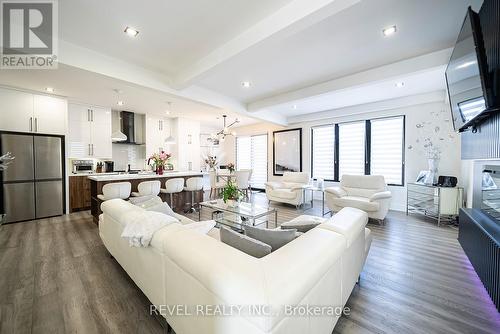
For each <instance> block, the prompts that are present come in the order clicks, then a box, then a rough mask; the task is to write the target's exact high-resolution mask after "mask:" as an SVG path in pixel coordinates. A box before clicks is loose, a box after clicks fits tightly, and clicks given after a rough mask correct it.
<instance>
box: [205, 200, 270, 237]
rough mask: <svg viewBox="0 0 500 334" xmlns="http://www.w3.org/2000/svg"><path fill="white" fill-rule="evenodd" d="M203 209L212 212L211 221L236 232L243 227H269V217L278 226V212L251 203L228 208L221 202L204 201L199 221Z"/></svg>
mask: <svg viewBox="0 0 500 334" xmlns="http://www.w3.org/2000/svg"><path fill="white" fill-rule="evenodd" d="M203 208H207V209H211V210H212V219H213V220H215V222H216V223H218V224H221V225H225V226H228V227H231V228H235V229H238V230H243V226H244V225H250V226H258V225H262V224H266V228H267V227H269V220H268V219H267V218H268V216H269V215H274V223H275V224H276V226H278V211H277V210H276V209H275V208H271V207H264V206H260V205H257V204H253V203H246V202H242V203H239V204H238V206H236V207H231V206H228V205H227V204H226V203H224V201H223V200H221V199H218V200H214V201H206V202H201V203H200V210H199V211H198V220H201V210H202V209H203Z"/></svg>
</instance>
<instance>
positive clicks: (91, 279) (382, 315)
mask: <svg viewBox="0 0 500 334" xmlns="http://www.w3.org/2000/svg"><path fill="white" fill-rule="evenodd" d="M254 198H255V201H256V202H262V203H265V202H266V201H265V197H264V196H263V194H257V195H256V196H254ZM273 205H274V206H276V207H277V208H278V212H279V215H278V220H279V223H282V222H284V221H287V220H289V219H291V218H293V217H295V216H297V215H299V214H303V212H301V211H297V210H295V208H294V207H291V206H285V205H280V204H273ZM315 205H316V207H315V208H314V209H312V210H308V211H306V212H305V214H319V210H321V206H320V205H319V203H315ZM197 216H198V215H197V214H194V215H192V217H193V218H195V219H197ZM209 217H210V212H209V211H208V210H203V212H202V219H209ZM369 228H370V229H371V230H372V233H373V238H374V240H373V243H372V247H371V250H370V254H369V256H368V259H367V262H366V265H365V268H364V270H363V272H362V274H361V284H360V285H359V286H356V287H355V289H354V291H353V293H352V295H351V297H350V299H349V301H348V303H347V306H349V307H350V309H351V315H350V316H344V317H342V318H341V319H340V320H339V322H338V323H337V326H336V327H335V330H334V333H427V334H428V333H498V332H499V331H500V314H499V313H498V312H497V311H496V308H495V307H494V305H493V304H492V302H491V301H490V300H489V298H488V295H487V294H486V291H485V290H484V288H483V287H482V285H481V282H480V281H479V279H478V277H477V275H476V274H475V272H474V270H473V269H472V266H471V264H470V263H469V261H468V259H467V257H466V256H465V254H464V252H463V251H462V249H461V247H460V245H459V244H458V242H457V240H456V239H457V230H456V229H455V228H452V227H441V228H437V227H436V226H435V223H433V222H426V221H423V220H422V219H421V218H416V217H407V216H406V215H404V214H402V213H398V212H391V213H390V215H389V217H388V219H387V223H386V225H385V226H379V225H378V224H376V223H375V224H373V223H371V224H369ZM117 332H119V333H165V332H166V323H165V321H164V320H163V319H162V318H158V317H152V316H150V315H149V301H148V300H147V298H146V297H145V296H144V295H143V294H142V292H141V291H140V290H139V289H138V288H137V287H136V286H135V284H134V283H133V282H132V280H131V279H130V278H129V277H128V276H127V274H126V273H125V272H124V271H123V270H122V268H121V267H120V266H119V265H118V263H117V262H116V261H115V260H114V259H111V258H110V257H109V255H108V253H107V251H106V249H105V248H104V246H103V245H102V243H101V241H100V238H99V235H98V230H97V227H96V226H95V225H94V224H93V223H92V217H91V216H90V213H89V212H88V211H85V212H79V213H73V214H71V215H67V216H63V217H58V218H50V219H43V220H39V221H33V222H26V223H18V224H10V225H5V226H2V227H0V333H51V334H53V333H117Z"/></svg>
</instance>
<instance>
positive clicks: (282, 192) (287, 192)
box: [273, 188, 297, 199]
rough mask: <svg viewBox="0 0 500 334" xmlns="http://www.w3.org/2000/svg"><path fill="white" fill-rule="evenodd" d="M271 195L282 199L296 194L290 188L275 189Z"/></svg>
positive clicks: (291, 197)
mask: <svg viewBox="0 0 500 334" xmlns="http://www.w3.org/2000/svg"><path fill="white" fill-rule="evenodd" d="M273 195H274V196H276V197H279V198H283V199H294V198H295V197H297V194H296V193H295V191H293V190H292V189H286V188H283V189H275V190H273Z"/></svg>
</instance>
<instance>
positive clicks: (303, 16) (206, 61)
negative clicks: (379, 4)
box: [175, 0, 361, 87]
mask: <svg viewBox="0 0 500 334" xmlns="http://www.w3.org/2000/svg"><path fill="white" fill-rule="evenodd" d="M360 1H361V0H292V1H291V2H289V3H288V4H286V5H285V6H283V7H281V8H280V9H278V10H277V11H276V12H274V13H273V14H271V15H269V16H267V17H266V18H264V19H263V20H261V21H260V22H258V23H257V24H255V25H253V26H252V27H250V28H249V29H247V30H246V31H244V32H243V33H241V34H240V35H238V36H237V37H235V38H234V39H232V40H230V41H228V42H227V43H225V44H223V45H222V46H220V47H219V48H217V49H215V50H213V51H212V52H211V53H209V54H208V55H206V56H205V57H203V58H202V59H200V60H198V61H197V62H196V63H194V64H193V65H191V66H189V67H188V68H186V69H184V70H182V71H181V72H180V74H179V75H178V76H177V77H176V78H175V85H176V87H185V86H186V85H189V84H191V83H192V82H193V81H194V80H195V79H196V78H198V77H200V76H201V75H202V74H204V73H206V72H207V71H209V70H210V69H212V68H214V67H216V66H217V65H219V64H221V63H223V62H224V61H226V60H228V59H230V58H232V57H234V56H236V55H237V54H239V53H240V52H242V51H244V50H247V49H248V48H250V47H252V46H254V45H256V44H258V43H259V42H262V41H263V40H265V39H268V38H270V37H274V38H277V37H283V36H286V35H289V34H294V33H297V32H298V31H301V30H303V29H305V28H307V27H310V26H311V25H313V24H315V23H318V22H320V21H322V20H324V19H326V18H327V17H330V16H332V15H335V14H336V13H339V12H341V11H343V10H344V9H346V8H349V7H351V6H353V5H355V4H357V3H359V2H360ZM228 29H230V27H228Z"/></svg>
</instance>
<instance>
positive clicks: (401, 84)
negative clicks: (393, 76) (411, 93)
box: [396, 81, 405, 88]
mask: <svg viewBox="0 0 500 334" xmlns="http://www.w3.org/2000/svg"><path fill="white" fill-rule="evenodd" d="M404 85H405V83H404V82H403V81H400V82H396V87H398V88H403V87H404Z"/></svg>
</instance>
